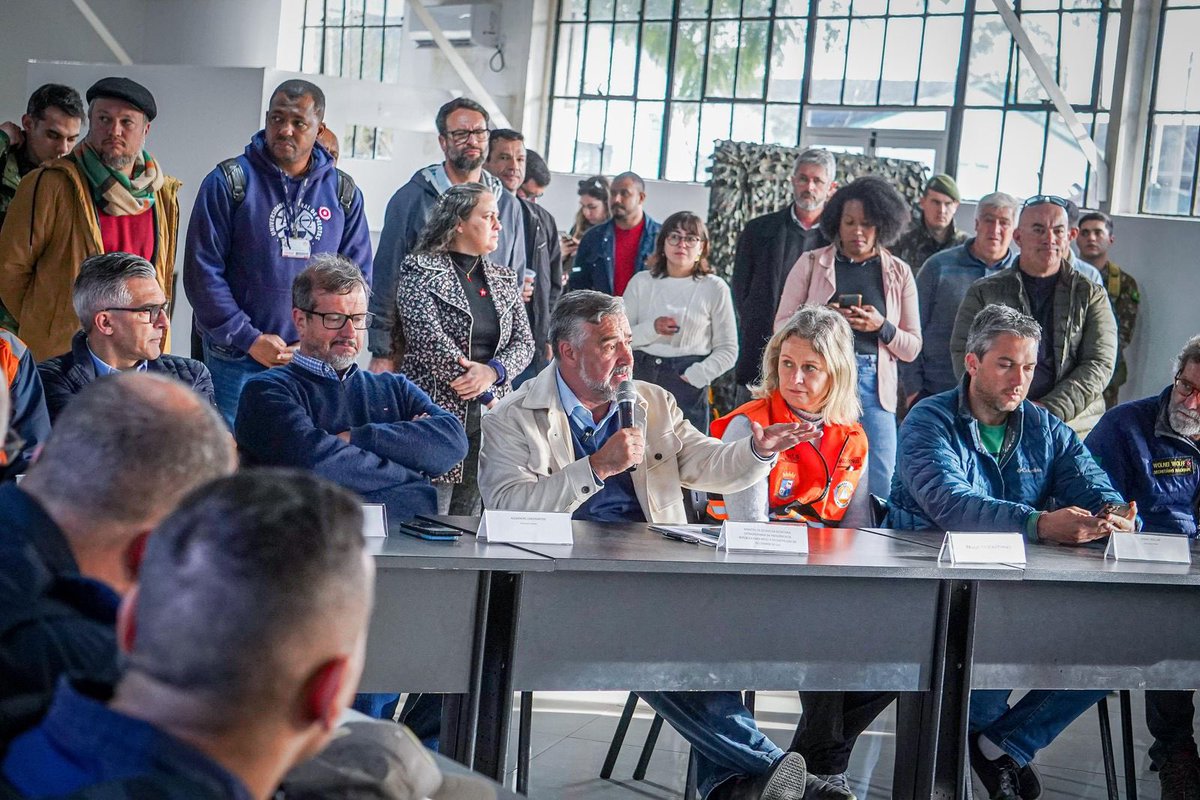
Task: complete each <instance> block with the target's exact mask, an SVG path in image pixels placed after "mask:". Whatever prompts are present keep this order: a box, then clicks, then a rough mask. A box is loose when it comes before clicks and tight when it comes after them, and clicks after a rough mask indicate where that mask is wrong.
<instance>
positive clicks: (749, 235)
mask: <svg viewBox="0 0 1200 800" xmlns="http://www.w3.org/2000/svg"><path fill="white" fill-rule="evenodd" d="M795 224H796V223H795V222H793V221H792V207H791V206H790V205H789V206H785V207H784V208H783V209H781V210H779V211H774V212H772V213H770V214H764V215H762V216H761V217H755V218H754V219H752V220H750V221H749V222H747V223H746V227H745V228H743V229H742V235H741V236H739V237H738V242H737V252H736V254H735V255H734V258H733V275H732V276H731V277H730V281H729V285H730V288H731V289H732V290H733V307H734V310H735V311H737V315H738V325H739V330H740V331H741V333H742V341H741V347H740V348H739V350H738V360H737V365H736V366H735V367H734V376H735V378H736V380H737V382H738V383H739V384H742V385H745V384H749V383H753V382H754V381H756V380H757V379H758V372H759V368H760V367H761V366H762V354H763V349H764V348H766V346H767V341H768V340H770V338H771V334H772V333H773V332H774V331H773V330H772V326H773V323H774V322H775V307H776V306H778V305H779V295H781V294H782V293H783V283H784V281H786V280H787V276H788V273H789V272H791V270H792V267H793V266H794V265H795V263H796V261H795V259H792V258H788V257H787V253H786V248H787V236H786V235H784V234H785V233H786V232H787V227H786V226H788V225H795ZM812 237H813V240H814V241H815V242H816V244H813V245H812V246H811V247H808V248H806V249H805V250H804V251H801V252H806V251H807V250H816V249H818V248H821V247H826V246H827V245H828V244H829V241H828V240H827V239H826V238H825V236H824V235H823V234H822V233H821V232H820V230H819V229H814V230H813V231H812ZM796 255H797V256H799V253H797V254H796Z"/></svg>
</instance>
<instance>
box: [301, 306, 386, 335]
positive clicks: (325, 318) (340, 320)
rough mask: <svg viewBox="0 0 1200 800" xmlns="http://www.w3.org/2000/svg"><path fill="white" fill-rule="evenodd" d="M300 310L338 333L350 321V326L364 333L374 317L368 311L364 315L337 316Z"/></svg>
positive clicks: (307, 309) (310, 310) (332, 313)
mask: <svg viewBox="0 0 1200 800" xmlns="http://www.w3.org/2000/svg"><path fill="white" fill-rule="evenodd" d="M300 310H301V311H303V312H304V313H305V314H311V315H312V316H314V317H320V318H321V324H322V325H324V326H325V327H326V328H327V329H328V330H331V331H340V330H341V329H342V328H343V327H345V325H346V320H350V324H351V325H353V326H354V329H355V330H358V331H365V330H366V329H367V328H369V327H371V323H372V322H374V321H375V315H374V314H372V313H371V312H370V311H368V312H366V313H365V314H338V313H335V312H325V311H313V310H312V309H311V308H302V309H300Z"/></svg>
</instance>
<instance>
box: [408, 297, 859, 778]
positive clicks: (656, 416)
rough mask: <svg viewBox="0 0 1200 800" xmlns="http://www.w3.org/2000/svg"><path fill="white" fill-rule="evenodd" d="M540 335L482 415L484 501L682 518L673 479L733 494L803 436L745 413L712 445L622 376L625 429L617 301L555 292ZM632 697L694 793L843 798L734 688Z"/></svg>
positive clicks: (637, 518)
mask: <svg viewBox="0 0 1200 800" xmlns="http://www.w3.org/2000/svg"><path fill="white" fill-rule="evenodd" d="M550 343H551V346H552V347H553V348H554V361H553V362H551V364H550V365H549V366H547V367H546V368H545V369H543V370H542V371H541V372H540V373H538V375H537V377H535V378H533V380H530V381H528V382H526V383H525V384H524V385H523V386H522V387H521V388H520V389H518V390H517V391H516V392H515V393H514V394H512V395H509V396H508V397H507V398H505V399H504V400H503V401H501V403H500V405H499V406H498V407H497V408H496V409H495V410H493V411H492V412H491V413H489V414H487V415H486V416H484V417H483V445H482V447H481V450H480V455H479V489H480V492H481V493H482V494H483V502H484V505H485V506H486V507H487V508H495V509H502V510H510V511H548V512H563V513H570V514H571V517H572V519H577V520H588V521H592V522H655V523H660V524H661V523H667V524H682V523H685V522H687V517H686V515H685V510H684V505H683V497H682V495H681V494H680V491H679V488H680V486H684V487H687V488H689V489H699V490H701V491H713V492H734V491H738V490H740V489H745V488H746V487H747V486H749V485H751V484H753V483H756V482H760V481H763V480H765V479H766V477H767V474H768V473H769V472H770V471H771V465H772V464H774V462H775V457H776V454H777V453H779V452H782V451H784V450H787V449H789V448H791V447H793V446H794V445H796V444H798V443H799V442H800V441H803V440H805V439H811V438H812V437H813V436H814V435H815V429H814V428H812V427H811V426H809V425H807V424H806V423H799V422H787V423H779V424H775V425H769V426H766V427H763V426H762V425H760V424H758V423H757V422H754V423H751V426H750V427H751V435H750V436H749V437H747V438H745V439H741V440H740V441H736V442H728V443H723V442H719V441H717V440H716V439H711V438H709V437H707V436H705V435H704V434H702V433H700V431H698V430H696V429H695V428H694V427H693V426H692V424H691V423H690V422H688V421H687V420H686V419H684V416H683V413H682V412H681V411H680V410H679V407H678V406H677V405H675V400H674V398H673V397H672V395H671V393H670V392H668V391H666V390H664V389H662V388H660V387H658V386H655V385H654V384H651V383H645V382H643V381H635V382H633V384H634V386H635V387H636V389H635V392H636V395H637V399H636V403H635V408H634V414H633V422H634V424H633V425H631V426H629V427H622V423H621V415H620V414H618V413H617V406H618V403H617V402H615V399H616V396H617V392H618V387H619V386H620V385H621V384H622V383H624V382H625V381H631V380H632V377H633V350H632V343H633V334H632V332H631V330H630V327H629V320H628V319H627V318H626V316H625V311H624V306H623V304H622V302H621V300H620V299H619V298H616V297H611V296H609V295H607V294H604V293H601V292H596V291H591V290H581V291H574V292H569V293H567V294H564V295H563V296H562V297H561V298H560V299H559V301H558V305H557V306H555V308H554V312H553V314H552V315H551V319H550ZM664 442H668V443H673V444H672V446H670V447H663V446H662V445H663V443H664ZM644 463H649V464H651V465H652V466H653V469H648V468H646V467H645V466H642V465H643V464H644ZM631 469H632V471H630V470H631ZM639 695H640V696H641V697H642V699H644V700H645V701H646V702H647V703H649V704H650V705H651V707H653V708H654V710H655V711H657V712H658V713H659V714H661V715H662V716H663V718H664V719H666V720H667V721H668V722H670V723H671V724H672V725H674V726H675V728H676V729H677V730H678V731H679V732H680V734H682V735H683V736H684V737H685V738H687V739H688V741H689V742H691V743H692V744H693V745H694V747H695V749H694V751H693V752H695V753H696V754H697V779H698V782H699V788H700V794H701V796H702V797H704V798H705V800H726V799H728V800H733V798H739V800H740V799H741V798H769V800H800V798H801V797H810V798H822V797H823V798H847V797H850V796H851V795H849V794H847V793H845V792H843V791H841V790H839V789H835V788H833V787H832V786H830V785H829V784H827V783H825V782H824V781H822V780H820V779H818V778H816V777H815V776H812V775H808V774H807V771H806V769H805V765H804V758H803V757H802V756H801V755H800V754H799V753H784V752H783V750H782V749H781V748H779V747H777V746H776V745H775V744H774V743H773V742H771V740H770V739H768V738H767V737H766V736H765V735H763V733H762V732H761V731H760V730H759V729H758V726H757V725H756V724H755V722H754V717H753V716H752V715H751V714H750V713H749V712H748V711H747V710H746V707H745V706H744V705H743V704H742V698H741V695H740V694H739V693H737V692H640V693H639ZM418 733H420V732H419V731H418ZM806 789H807V790H808V791H809V792H810V794H805V791H806Z"/></svg>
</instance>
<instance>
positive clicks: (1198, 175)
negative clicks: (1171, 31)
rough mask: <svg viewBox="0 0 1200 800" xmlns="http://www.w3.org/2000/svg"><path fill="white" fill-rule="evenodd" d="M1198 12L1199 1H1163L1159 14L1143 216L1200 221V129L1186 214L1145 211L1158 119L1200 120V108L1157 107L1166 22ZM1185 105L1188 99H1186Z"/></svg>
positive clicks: (1144, 167)
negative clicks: (1176, 13)
mask: <svg viewBox="0 0 1200 800" xmlns="http://www.w3.org/2000/svg"><path fill="white" fill-rule="evenodd" d="M1197 9H1200V0H1198V1H1197V2H1192V3H1187V4H1181V3H1171V2H1168V0H1162V8H1161V13H1160V14H1159V18H1158V31H1157V33H1156V35H1155V43H1154V73H1153V75H1152V76H1151V81H1150V102H1149V104H1148V106H1147V107H1148V111H1149V113H1148V114H1147V115H1146V148H1145V151H1144V152H1143V154H1142V182H1141V192H1140V196H1139V197H1138V206H1137V208H1138V213H1140V214H1153V215H1155V216H1161V217H1176V218H1179V219H1195V218H1197V217H1200V213H1198V212H1200V209H1197V207H1196V199H1197V190H1196V189H1197V187H1196V183H1197V181H1200V126H1197V128H1198V129H1197V132H1196V136H1195V139H1194V141H1195V149H1196V158H1195V161H1194V162H1193V164H1192V189H1191V195H1190V196H1189V198H1188V207H1187V210H1186V211H1184V212H1183V213H1182V214H1180V213H1168V212H1165V211H1147V210H1146V205H1147V203H1146V200H1147V198H1148V196H1149V194H1150V191H1149V190H1150V186H1149V180H1150V172H1151V170H1152V168H1153V166H1154V165H1153V164H1152V162H1151V159H1152V157H1153V154H1152V150H1153V146H1154V122H1155V118H1156V117H1158V116H1169V115H1179V116H1185V115H1197V116H1200V106H1197V107H1196V108H1195V109H1191V110H1189V109H1187V108H1183V109H1160V108H1159V107H1158V81H1159V78H1160V77H1161V74H1160V69H1161V67H1162V47H1163V38H1164V34H1165V33H1166V30H1167V18H1168V17H1169V16H1170V14H1171V12H1172V11H1177V10H1185V11H1194V10H1197ZM1184 102H1185V105H1186V98H1185V101H1184Z"/></svg>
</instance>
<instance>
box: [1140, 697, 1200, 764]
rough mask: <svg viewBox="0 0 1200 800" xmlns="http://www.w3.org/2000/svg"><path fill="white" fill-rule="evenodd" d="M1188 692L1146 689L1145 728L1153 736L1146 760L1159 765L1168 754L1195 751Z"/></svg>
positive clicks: (1191, 708)
mask: <svg viewBox="0 0 1200 800" xmlns="http://www.w3.org/2000/svg"><path fill="white" fill-rule="evenodd" d="M1195 710H1196V709H1195V706H1194V705H1193V704H1192V691H1191V690H1190V689H1185V690H1183V691H1147V692H1146V727H1147V728H1149V729H1150V733H1151V734H1152V735H1153V736H1154V744H1152V745H1150V763H1151V764H1152V765H1153V767H1154V769H1158V768H1160V767H1161V766H1162V765H1163V763H1164V762H1165V761H1166V760H1167V759H1168V758H1170V757H1171V756H1174V755H1177V754H1181V753H1195V752H1196V740H1195V739H1194V738H1193V736H1192V717H1193V715H1194V713H1195Z"/></svg>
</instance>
